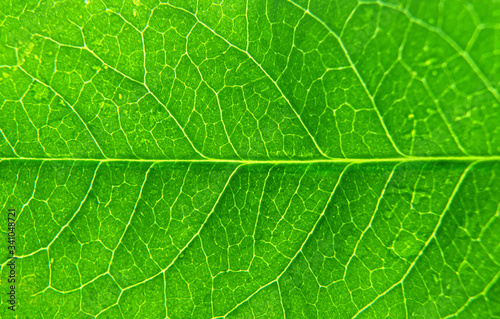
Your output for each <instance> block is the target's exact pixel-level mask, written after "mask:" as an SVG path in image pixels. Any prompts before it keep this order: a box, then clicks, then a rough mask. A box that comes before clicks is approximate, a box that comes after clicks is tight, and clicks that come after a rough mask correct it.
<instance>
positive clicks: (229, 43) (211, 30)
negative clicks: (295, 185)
mask: <svg viewBox="0 0 500 319" xmlns="http://www.w3.org/2000/svg"><path fill="white" fill-rule="evenodd" d="M166 5H168V6H169V7H172V8H174V9H177V10H181V11H183V12H186V13H188V14H190V15H192V16H193V17H194V18H195V19H196V21H197V22H198V23H199V24H201V25H202V26H204V27H205V28H207V29H208V30H209V31H210V32H212V33H213V34H214V35H215V36H217V37H219V38H220V39H222V40H223V41H224V42H226V43H227V44H228V45H229V46H230V47H233V48H235V49H236V50H238V51H240V52H242V53H244V54H245V55H246V56H248V58H249V59H250V60H252V62H253V63H255V65H257V66H258V67H259V69H260V70H261V71H262V72H263V73H264V75H265V76H266V77H267V78H268V79H269V80H271V82H273V84H274V86H275V87H276V89H278V91H279V93H280V94H281V96H282V97H283V98H284V99H285V101H286V102H287V104H288V105H289V106H290V109H291V110H292V111H293V113H294V114H295V116H296V117H297V119H298V120H299V122H300V124H301V126H302V127H303V128H304V130H305V131H306V133H307V135H308V136H309V138H311V140H312V142H313V143H314V145H315V147H316V149H317V150H318V152H319V153H320V154H321V155H323V156H324V157H326V158H329V156H328V155H326V154H325V153H324V152H323V150H322V149H321V148H320V147H319V145H318V143H317V142H316V139H315V138H314V136H313V135H312V134H311V132H309V129H308V128H307V126H306V125H305V123H304V122H303V121H302V118H301V117H300V114H299V113H297V111H296V110H295V108H294V107H293V106H292V103H291V102H290V101H289V100H288V98H287V97H286V95H285V94H284V93H283V91H282V90H281V88H280V87H279V86H278V83H277V82H276V81H275V80H274V79H273V78H272V77H271V75H270V74H269V73H267V71H266V70H265V69H264V68H263V67H262V65H260V63H258V62H257V60H255V58H254V57H253V56H252V55H251V54H250V53H249V52H248V51H246V50H244V49H242V48H240V47H238V46H236V45H234V44H232V43H231V42H229V40H227V39H226V38H224V37H223V36H222V35H220V34H218V33H217V32H215V30H213V29H212V28H210V27H209V26H208V25H206V24H205V23H204V22H203V21H201V20H200V19H199V18H198V16H197V15H196V14H195V13H192V12H189V11H187V10H186V9H184V8H180V7H176V6H174V5H172V4H170V3H166Z"/></svg>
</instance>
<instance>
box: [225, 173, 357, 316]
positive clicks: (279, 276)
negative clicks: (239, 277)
mask: <svg viewBox="0 0 500 319" xmlns="http://www.w3.org/2000/svg"><path fill="white" fill-rule="evenodd" d="M350 165H351V164H349V165H346V166H345V167H344V169H342V172H341V173H340V175H339V177H338V179H337V183H335V186H334V187H333V190H332V192H331V193H330V197H329V198H328V200H327V202H326V205H325V208H324V209H323V211H322V212H321V214H320V215H319V217H318V219H317V220H316V222H315V223H314V225H313V227H312V229H311V231H310V232H309V233H308V234H307V236H306V239H305V240H304V242H302V245H301V246H300V248H299V250H297V252H296V253H295V255H294V256H293V257H292V258H291V259H290V262H289V263H288V264H287V265H286V266H285V268H284V269H283V271H282V272H281V273H280V274H279V275H278V276H277V277H276V279H274V280H272V281H271V282H269V283H267V284H265V285H264V286H262V287H260V288H259V289H257V290H256V291H255V292H254V293H252V294H251V295H250V296H248V298H246V299H245V300H243V301H241V302H240V303H238V304H237V305H236V306H234V307H233V309H231V310H229V311H228V312H227V313H226V314H225V315H223V316H220V317H218V318H226V317H227V316H228V315H229V314H230V313H231V312H233V311H234V310H235V309H237V308H238V307H239V306H241V305H242V304H244V303H246V302H247V301H248V300H250V299H251V298H252V297H253V296H255V295H256V294H257V293H259V291H261V290H263V289H264V288H266V287H268V286H270V285H272V284H273V283H275V282H278V281H279V280H280V278H281V276H283V274H285V273H286V271H287V270H288V268H290V266H291V265H292V264H293V262H294V260H295V259H296V258H297V256H298V255H299V254H300V253H301V252H302V249H304V246H305V245H306V243H307V242H308V241H309V238H310V237H311V235H312V234H313V233H314V231H315V230H316V227H317V226H318V224H319V222H320V220H321V219H322V218H323V216H324V215H325V212H326V209H327V208H328V206H329V205H330V202H331V200H332V198H333V195H334V194H335V191H336V190H337V187H338V186H339V184H340V181H341V180H342V177H343V176H344V173H345V172H346V171H347V170H348V168H349V166H350Z"/></svg>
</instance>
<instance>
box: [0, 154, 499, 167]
mask: <svg viewBox="0 0 500 319" xmlns="http://www.w3.org/2000/svg"><path fill="white" fill-rule="evenodd" d="M2 161H54V162H64V161H71V162H75V161H81V162H140V163H222V164H223V163H227V164H240V165H252V164H315V163H360V164H362V163H381V162H397V163H401V162H456V161H458V162H484V161H500V156H429V157H424V156H420V157H418V156H412V157H393V158H324V159H303V160H300V159H297V160H286V159H283V160H242V159H215V158H214V159H137V158H68V157H65V158H44V157H4V158H0V162H2Z"/></svg>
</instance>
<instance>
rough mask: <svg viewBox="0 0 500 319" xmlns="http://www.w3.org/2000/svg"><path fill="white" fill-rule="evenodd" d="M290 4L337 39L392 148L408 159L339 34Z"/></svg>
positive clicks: (312, 14) (290, 0)
mask: <svg viewBox="0 0 500 319" xmlns="http://www.w3.org/2000/svg"><path fill="white" fill-rule="evenodd" d="M288 1H289V2H290V3H292V4H293V5H295V6H296V7H297V8H299V9H301V10H302V11H304V12H305V13H307V14H308V15H310V16H311V17H312V18H313V19H314V20H316V21H318V22H319V23H320V24H321V25H322V26H323V27H324V28H325V29H327V30H328V32H330V33H331V34H332V35H333V36H334V37H335V39H337V42H338V43H339V45H340V47H341V48H342V51H343V52H344V55H345V57H346V58H347V60H348V61H349V64H350V66H351V68H352V70H353V71H354V73H355V74H356V77H357V78H358V80H359V82H360V83H361V86H362V87H363V89H364V91H365V93H366V95H367V96H368V98H369V99H370V101H371V104H372V106H373V109H374V110H375V113H377V116H378V118H379V120H380V124H381V125H382V128H383V129H384V131H385V134H386V135H387V138H388V139H389V141H390V142H391V144H392V146H393V147H394V149H395V150H396V152H397V153H398V154H399V155H401V156H404V157H406V156H407V155H405V154H404V153H403V152H401V151H400V150H399V148H398V146H397V145H396V143H395V142H394V140H393V138H392V136H391V133H390V132H389V130H388V129H387V126H386V125H385V122H384V119H383V118H382V114H380V111H379V109H378V107H377V105H376V104H375V99H374V98H373V95H372V94H371V93H370V91H369V90H368V87H367V86H366V83H365V81H364V80H363V78H362V77H361V74H360V73H359V72H358V69H357V68H356V65H355V64H354V62H353V61H352V60H351V56H350V55H349V52H348V51H347V49H346V47H345V45H344V42H343V41H342V39H341V38H340V37H339V36H338V34H337V33H336V32H335V31H333V29H332V28H330V26H329V25H327V24H326V23H325V22H324V21H323V20H321V19H320V18H319V17H318V16H316V15H315V14H314V13H312V12H311V11H309V10H308V9H304V8H303V7H302V6H300V5H298V4H297V3H295V2H294V1H293V0H288Z"/></svg>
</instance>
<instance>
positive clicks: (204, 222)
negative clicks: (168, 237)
mask: <svg viewBox="0 0 500 319" xmlns="http://www.w3.org/2000/svg"><path fill="white" fill-rule="evenodd" d="M241 166H242V165H239V166H237V167H236V168H235V169H234V170H233V172H232V173H231V175H229V178H228V179H227V182H226V184H225V185H224V188H223V189H222V191H221V192H220V194H219V197H217V200H216V201H215V203H214V205H213V206H212V210H211V211H210V213H208V215H207V217H206V218H205V220H204V221H203V224H201V226H200V228H199V229H198V231H197V232H196V234H194V235H193V237H192V238H191V239H190V240H189V242H188V243H187V244H186V245H184V247H183V248H182V249H181V250H180V251H179V253H178V254H177V255H176V256H175V258H174V259H173V260H172V261H171V262H170V264H169V265H168V266H167V267H165V269H163V270H162V271H160V272H158V273H157V274H155V275H153V276H151V277H150V278H147V279H144V280H143V281H141V282H138V283H135V284H133V285H130V286H128V287H125V288H123V290H124V291H125V290H128V289H130V288H133V287H136V286H139V285H141V284H143V283H145V282H147V281H149V280H151V279H153V278H155V277H156V276H158V275H159V274H161V273H165V272H166V271H167V270H168V269H169V268H170V267H171V266H172V265H173V264H175V262H176V261H177V259H178V258H179V256H180V255H182V253H183V252H184V251H185V250H186V249H187V248H188V247H189V246H190V245H191V243H192V242H193V241H194V240H195V238H196V237H198V236H199V235H200V233H201V231H202V230H203V227H204V226H205V225H206V223H207V221H208V220H209V218H210V216H212V214H213V212H214V211H215V208H216V207H217V205H218V204H219V201H220V199H221V198H222V195H223V194H224V193H225V192H226V188H227V186H228V185H229V183H230V182H231V180H232V179H233V176H234V175H235V174H236V172H237V171H238V170H239V168H240V167H241ZM118 301H119V300H118Z"/></svg>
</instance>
